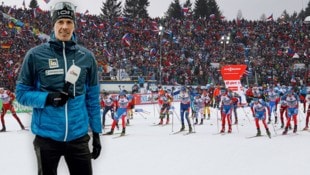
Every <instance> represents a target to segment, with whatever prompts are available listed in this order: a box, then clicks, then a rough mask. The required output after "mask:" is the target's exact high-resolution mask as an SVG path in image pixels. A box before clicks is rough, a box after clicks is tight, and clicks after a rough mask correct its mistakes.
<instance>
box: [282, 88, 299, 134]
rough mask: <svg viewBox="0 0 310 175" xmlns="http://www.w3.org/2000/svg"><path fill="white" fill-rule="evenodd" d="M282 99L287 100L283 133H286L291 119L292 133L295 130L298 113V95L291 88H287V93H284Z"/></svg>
mask: <svg viewBox="0 0 310 175" xmlns="http://www.w3.org/2000/svg"><path fill="white" fill-rule="evenodd" d="M282 100H285V101H286V102H287V109H286V116H287V122H286V125H285V128H284V131H283V133H282V134H283V135H286V134H287V131H288V129H289V127H290V125H291V120H292V119H293V121H294V129H293V133H296V132H297V115H298V102H299V97H298V95H297V94H296V93H295V92H294V90H293V89H289V90H288V92H287V94H285V95H284V96H283V97H282Z"/></svg>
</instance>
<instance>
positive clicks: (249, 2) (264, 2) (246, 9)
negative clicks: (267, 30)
mask: <svg viewBox="0 0 310 175" xmlns="http://www.w3.org/2000/svg"><path fill="white" fill-rule="evenodd" d="M0 1H2V2H4V4H5V5H17V7H21V6H22V3H23V0H0ZM37 1H38V3H39V6H40V8H42V9H43V10H48V9H49V7H50V6H51V4H53V2H54V1H59V0H51V1H50V2H49V3H48V4H46V3H45V2H44V0H37ZM67 1H74V2H76V4H77V6H78V9H77V10H78V11H79V12H82V13H83V12H85V11H86V10H89V11H90V13H91V14H99V13H100V8H101V7H102V2H105V1H106V0H67ZM122 1H123V2H125V0H122ZM173 1H174V0H149V2H150V6H149V7H148V12H149V15H150V16H151V17H158V16H163V14H164V12H166V11H167V9H168V7H169V5H170V4H171V2H173ZM185 1H186V0H180V3H181V4H183V3H184V2H185ZM29 2H30V0H25V3H26V6H27V7H28V5H29ZM191 2H192V3H193V6H192V7H194V2H195V0H191ZM308 2H309V0H217V3H218V5H219V7H220V10H221V11H222V13H223V15H224V16H225V17H226V19H227V20H232V19H235V18H236V16H237V13H238V11H239V10H241V12H242V16H243V17H244V18H245V19H248V20H256V19H260V17H261V16H262V14H265V15H266V16H267V17H268V16H270V15H271V14H273V17H274V18H278V17H279V16H281V14H282V12H283V11H284V10H286V11H287V12H288V13H289V14H292V13H293V12H297V13H299V12H300V11H301V9H305V8H306V7H307V5H308Z"/></svg>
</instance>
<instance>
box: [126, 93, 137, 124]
mask: <svg viewBox="0 0 310 175" xmlns="http://www.w3.org/2000/svg"><path fill="white" fill-rule="evenodd" d="M127 99H128V101H129V102H128V109H127V125H129V124H130V121H129V120H131V119H133V111H134V109H135V104H136V100H135V94H133V93H132V94H128V95H127Z"/></svg>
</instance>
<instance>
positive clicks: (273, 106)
mask: <svg viewBox="0 0 310 175" xmlns="http://www.w3.org/2000/svg"><path fill="white" fill-rule="evenodd" d="M266 99H267V100H266V101H268V105H269V109H270V115H269V116H268V124H270V123H271V115H273V116H274V123H275V124H276V123H277V122H278V117H277V106H278V101H279V94H278V93H277V92H275V90H274V88H273V87H272V86H271V87H269V89H268V91H267V97H266Z"/></svg>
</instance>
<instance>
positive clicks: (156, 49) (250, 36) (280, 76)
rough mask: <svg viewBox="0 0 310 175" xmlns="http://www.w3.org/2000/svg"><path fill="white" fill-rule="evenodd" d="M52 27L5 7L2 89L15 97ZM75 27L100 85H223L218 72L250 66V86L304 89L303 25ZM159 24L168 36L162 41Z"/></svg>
mask: <svg viewBox="0 0 310 175" xmlns="http://www.w3.org/2000/svg"><path fill="white" fill-rule="evenodd" d="M49 21H50V16H49V13H48V12H47V11H42V10H40V9H39V8H37V9H22V8H14V7H9V6H4V5H1V6H0V32H1V35H0V42H1V43H0V44H1V48H0V59H1V63H2V64H0V83H1V84H0V86H2V87H6V88H8V89H12V90H13V89H15V81H16V78H17V74H18V71H19V67H20V64H21V62H22V59H23V57H24V56H25V52H26V51H27V50H29V49H30V48H31V47H33V46H36V45H38V44H40V43H43V42H46V40H47V39H48V35H49V34H50V32H51V31H50V29H51V26H50V23H49ZM17 22H19V23H17ZM76 22H77V26H78V28H77V30H76V33H77V36H78V42H79V44H81V45H84V46H85V47H87V48H89V49H91V50H92V51H93V52H94V54H95V57H96V58H97V60H98V63H99V66H100V68H99V71H100V74H101V77H102V78H101V79H102V80H103V79H110V78H109V77H110V73H111V72H114V73H113V74H115V72H116V70H119V69H123V70H125V71H126V72H127V73H128V75H129V76H130V77H138V76H139V75H142V76H143V77H145V80H146V81H147V80H159V79H160V77H159V76H160V75H161V76H162V84H167V85H169V84H170V85H171V84H190V85H205V84H207V83H211V82H212V83H214V84H218V83H221V82H220V81H221V78H220V72H219V71H218V70H219V69H218V67H217V66H215V65H223V64H247V65H248V67H249V69H248V70H249V73H250V75H249V77H248V78H250V79H255V81H257V83H259V84H263V83H274V82H277V83H280V84H287V85H288V84H289V83H290V81H292V80H294V81H297V83H300V82H301V81H302V82H303V83H307V79H308V78H307V77H308V72H307V70H308V65H309V61H308V60H309V59H308V57H309V51H308V48H309V42H308V41H309V38H308V32H309V31H308V28H307V26H306V25H305V24H303V23H302V21H286V20H285V19H279V20H277V21H248V20H233V21H226V20H225V19H224V20H222V21H217V20H213V19H198V20H193V19H191V18H190V17H188V18H185V19H184V20H176V19H169V20H168V19H161V18H155V19H128V18H116V19H111V20H108V19H104V18H103V17H102V16H100V17H99V16H94V15H88V14H78V18H77V21H76ZM160 24H161V25H163V26H164V31H165V32H164V33H165V34H164V35H163V36H162V38H161V37H160V36H159V30H158V27H159V25H160ZM126 34H129V35H128V38H124V36H126V37H127V35H126ZM223 35H230V37H231V40H230V42H229V43H228V44H226V45H225V49H224V46H223V45H222V44H221V42H220V40H221V37H222V36H223ZM124 39H126V40H127V41H126V42H124ZM160 45H161V46H160ZM160 53H162V56H160ZM160 60H161V61H160ZM160 63H161V64H162V74H159V70H158V68H159V67H160ZM214 63H215V64H214ZM294 65H300V66H299V67H298V66H297V67H296V66H294ZM243 82H245V80H244V81H243ZM253 82H254V81H253Z"/></svg>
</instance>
